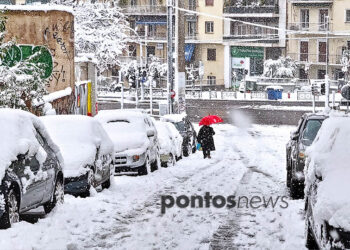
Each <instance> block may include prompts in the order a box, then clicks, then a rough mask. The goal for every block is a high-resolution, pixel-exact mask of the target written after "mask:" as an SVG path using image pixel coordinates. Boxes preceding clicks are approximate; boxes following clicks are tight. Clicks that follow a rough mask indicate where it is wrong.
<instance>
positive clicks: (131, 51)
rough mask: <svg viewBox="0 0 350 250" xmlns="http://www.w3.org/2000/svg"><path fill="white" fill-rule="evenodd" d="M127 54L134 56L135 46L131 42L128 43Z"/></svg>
mask: <svg viewBox="0 0 350 250" xmlns="http://www.w3.org/2000/svg"><path fill="white" fill-rule="evenodd" d="M129 56H134V57H136V47H135V45H133V44H131V45H129Z"/></svg>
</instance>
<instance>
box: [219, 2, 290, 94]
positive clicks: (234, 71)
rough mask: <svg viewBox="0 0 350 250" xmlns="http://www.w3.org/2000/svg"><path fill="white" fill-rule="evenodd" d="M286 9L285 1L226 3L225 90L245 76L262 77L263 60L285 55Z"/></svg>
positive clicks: (234, 85) (224, 42) (224, 38)
mask: <svg viewBox="0 0 350 250" xmlns="http://www.w3.org/2000/svg"><path fill="white" fill-rule="evenodd" d="M286 7H287V5H286V0H265V1H260V0H252V1H240V0H227V1H225V3H224V9H223V16H224V17H225V21H224V36H223V44H224V47H225V48H224V50H225V51H224V61H225V62H224V65H225V72H224V77H225V87H226V88H231V87H237V84H239V82H240V81H242V80H243V79H245V78H246V77H249V76H258V75H261V74H262V73H263V71H264V60H266V59H278V58H279V57H280V56H283V55H284V54H285V46H286V39H285V38H286V34H285V28H286ZM252 23H253V25H252Z"/></svg>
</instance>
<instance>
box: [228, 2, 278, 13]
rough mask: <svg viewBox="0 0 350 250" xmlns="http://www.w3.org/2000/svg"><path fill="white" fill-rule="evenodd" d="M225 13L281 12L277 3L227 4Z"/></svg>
mask: <svg viewBox="0 0 350 250" xmlns="http://www.w3.org/2000/svg"><path fill="white" fill-rule="evenodd" d="M224 13H225V14H246V13H254V14H265V13H273V14H278V13H279V7H278V4H275V5H261V6H241V7H237V6H225V7H224Z"/></svg>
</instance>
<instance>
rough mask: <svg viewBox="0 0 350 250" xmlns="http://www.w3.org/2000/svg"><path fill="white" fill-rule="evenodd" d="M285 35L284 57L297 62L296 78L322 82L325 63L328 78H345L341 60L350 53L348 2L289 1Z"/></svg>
mask: <svg viewBox="0 0 350 250" xmlns="http://www.w3.org/2000/svg"><path fill="white" fill-rule="evenodd" d="M288 33H289V40H288V43H287V51H288V53H287V55H288V56H290V57H291V58H293V59H294V60H296V61H297V62H298V65H299V72H298V76H299V78H301V79H307V78H308V77H309V78H310V79H323V78H324V76H325V74H326V71H327V69H326V67H327V60H328V65H329V66H328V75H329V77H330V78H331V79H335V80H336V79H339V78H343V77H344V73H343V72H342V70H341V68H342V65H341V58H342V54H343V51H344V50H349V49H350V1H349V0H312V1H311V0H289V2H288ZM327 37H328V39H327ZM327 41H328V42H327ZM327 50H328V52H329V53H328V55H327ZM308 68H309V70H308V71H307V69H308Z"/></svg>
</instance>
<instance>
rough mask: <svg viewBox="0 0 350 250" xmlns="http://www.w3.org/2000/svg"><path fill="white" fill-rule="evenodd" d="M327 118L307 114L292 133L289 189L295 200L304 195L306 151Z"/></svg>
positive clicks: (288, 155)
mask: <svg viewBox="0 0 350 250" xmlns="http://www.w3.org/2000/svg"><path fill="white" fill-rule="evenodd" d="M326 118H327V116H326V115H325V114H323V113H316V114H314V113H307V114H304V115H303V116H302V117H301V119H300V120H299V123H298V127H297V129H296V130H295V131H293V132H292V133H291V136H290V140H289V142H288V143H287V145H286V159H287V162H286V163H287V164H286V165H287V166H286V167H287V179H286V183H287V187H289V190H290V195H291V197H292V198H293V199H296V198H302V197H303V195H304V180H305V178H304V166H305V151H306V149H307V148H308V147H309V146H310V145H311V144H312V142H313V141H314V139H315V137H316V135H317V132H318V131H319V129H320V127H321V125H322V122H323V121H324V120H325V119H326Z"/></svg>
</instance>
